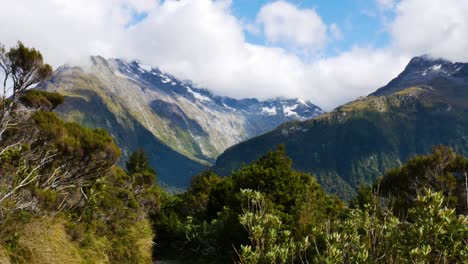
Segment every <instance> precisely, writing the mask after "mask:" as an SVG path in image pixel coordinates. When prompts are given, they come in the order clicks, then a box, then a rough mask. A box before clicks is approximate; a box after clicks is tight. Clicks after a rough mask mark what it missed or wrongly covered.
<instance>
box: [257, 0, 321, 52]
mask: <svg viewBox="0 0 468 264" xmlns="http://www.w3.org/2000/svg"><path fill="white" fill-rule="evenodd" d="M257 22H258V23H259V24H261V25H262V26H263V31H264V34H265V36H266V38H267V40H269V41H270V42H272V43H286V44H291V45H293V46H295V47H298V48H301V49H304V50H306V51H317V50H320V49H322V48H323V47H324V45H325V44H326V42H327V26H326V25H325V23H324V22H323V20H322V18H321V17H320V16H319V15H318V14H317V13H316V12H315V10H313V9H299V8H297V7H296V6H294V5H292V4H290V3H288V2H285V1H276V2H273V3H269V4H266V5H264V6H263V7H262V8H261V9H260V12H259V13H258V16H257Z"/></svg>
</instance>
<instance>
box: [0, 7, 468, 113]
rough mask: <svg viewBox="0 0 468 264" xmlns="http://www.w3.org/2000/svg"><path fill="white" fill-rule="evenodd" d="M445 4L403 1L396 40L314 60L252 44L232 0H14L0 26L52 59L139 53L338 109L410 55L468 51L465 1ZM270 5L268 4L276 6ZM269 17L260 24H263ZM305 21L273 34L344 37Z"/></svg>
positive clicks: (232, 89) (200, 76) (245, 92)
mask: <svg viewBox="0 0 468 264" xmlns="http://www.w3.org/2000/svg"><path fill="white" fill-rule="evenodd" d="M0 1H1V0H0ZM39 2H40V3H39ZM277 3H278V2H276V4H277ZM280 3H283V4H285V5H286V6H288V7H291V5H289V4H287V3H284V2H280ZM443 4H444V5H443V6H442V1H440V2H438V1H436V0H434V1H431V2H428V1H422V0H406V1H403V2H402V3H400V4H398V5H397V9H396V13H395V15H396V18H395V20H394V21H392V22H390V23H391V24H390V25H391V27H390V28H391V31H390V32H391V36H392V45H391V46H390V47H388V48H383V49H375V48H372V47H365V48H363V47H355V48H352V49H351V50H348V51H346V52H343V53H341V54H338V55H336V56H333V57H328V58H320V59H316V60H314V61H310V62H305V61H303V60H301V58H300V57H299V56H298V55H295V54H293V53H290V52H288V51H286V50H284V49H282V48H277V47H276V48H275V47H274V46H264V45H253V44H250V43H248V42H247V41H246V39H245V36H244V31H243V30H245V25H242V22H241V21H239V19H238V18H236V17H235V16H233V15H232V13H231V6H230V1H227V0H224V1H215V2H212V1H210V0H197V1H189V0H181V1H175V0H165V1H161V2H158V1H152V0H138V2H135V1H133V0H100V1H94V0H80V1H76V0H61V1H58V0H42V1H36V0H15V1H8V2H7V3H4V4H3V7H2V9H0V24H2V25H5V26H3V27H0V34H1V36H2V38H1V41H2V42H3V43H5V44H7V45H12V44H14V43H15V42H16V41H17V40H22V41H24V42H25V43H26V44H27V45H31V46H34V47H36V48H38V49H39V50H41V51H42V52H43V53H44V55H45V58H46V60H47V61H51V62H52V63H53V64H54V66H59V65H60V64H63V63H65V62H66V61H69V60H73V61H76V60H77V59H84V58H86V56H87V55H92V54H100V55H103V56H107V57H124V58H127V59H138V60H141V61H143V62H145V63H148V64H152V65H157V66H160V67H161V68H162V69H163V70H165V71H168V72H170V73H173V74H174V75H176V76H178V77H181V78H186V79H191V80H194V81H195V82H198V83H200V84H201V85H203V86H205V87H207V88H209V89H211V90H213V91H214V92H215V93H218V94H223V95H228V96H234V97H238V98H242V97H259V98H269V97H274V96H286V97H302V98H304V99H310V100H312V102H314V103H316V104H318V105H320V106H322V107H324V108H325V109H326V110H330V109H332V108H333V107H336V106H338V105H339V104H342V103H345V102H346V101H349V100H352V99H354V98H357V97H359V96H362V95H366V94H368V93H370V92H372V91H374V90H376V89H377V88H378V87H380V86H382V85H384V84H386V83H387V82H388V81H389V80H390V79H391V78H393V77H395V76H396V75H397V74H398V73H399V72H400V71H401V70H402V69H403V67H404V65H405V64H406V63H407V62H408V61H409V59H410V55H411V56H413V55H419V54H421V53H425V52H427V53H434V54H435V55H438V56H444V57H448V58H451V59H454V60H461V59H468V58H467V56H468V55H467V54H468V53H466V52H465V50H467V48H468V46H467V41H468V36H467V35H466V34H467V33H468V29H467V25H468V22H467V19H466V16H465V15H464V14H466V13H467V11H468V10H467V9H466V5H467V4H465V3H462V2H461V1H456V0H445V1H443ZM292 7H293V9H292V10H293V11H288V12H293V13H294V12H296V11H297V12H298V13H299V14H308V15H309V16H310V17H313V16H316V17H315V18H316V21H315V22H317V21H320V22H317V23H315V22H314V23H315V24H317V25H320V24H323V22H321V19H320V17H319V16H318V15H317V14H316V13H315V11H314V10H311V9H299V8H297V7H294V6H292ZM265 8H267V7H264V8H263V9H262V11H263V12H265V10H268V9H265ZM286 11H287V10H286ZM142 12H145V13H147V14H148V15H147V17H146V18H145V19H143V20H142V21H141V22H139V23H137V24H134V25H132V26H130V27H128V24H129V23H130V22H131V21H132V16H133V15H134V14H135V13H142ZM311 12H312V13H311ZM261 13H262V12H260V13H259V15H258V17H259V18H260V17H262V15H261ZM267 13H268V12H267ZM273 13H274V12H273ZM286 13H287V12H286ZM280 14H282V13H281V12H280ZM294 14H296V13H294ZM311 14H313V15H311ZM414 14H418V15H414ZM298 16H299V17H300V15H298ZM265 19H266V18H265ZM301 19H304V21H306V20H307V19H306V18H301ZM301 19H299V20H301ZM309 19H310V18H309ZM312 20H313V19H311V21H312ZM261 21H263V20H261ZM265 21H266V20H265ZM301 21H302V20H301ZM289 23H297V21H295V22H294V21H293V22H290V21H289V20H288V22H287V23H286V24H287V25H285V26H284V28H287V27H289V26H288V25H289ZM266 24H267V23H263V24H262V25H263V29H264V30H265V32H266V30H267V29H266V27H265V26H266ZM280 24H281V23H280ZM6 25H8V26H6ZM307 25H308V26H307V27H306V28H301V27H299V28H298V29H297V30H296V31H294V30H292V31H291V32H290V31H286V30H280V31H278V32H276V33H271V34H272V35H271V36H270V37H271V38H270V40H271V41H273V40H276V39H275V38H277V41H280V38H284V37H288V38H290V39H292V40H294V45H302V47H306V46H307V47H310V46H312V47H314V49H315V48H319V47H321V45H324V43H326V34H327V31H328V32H329V33H331V35H332V36H334V38H335V39H336V38H338V37H339V36H340V34H339V32H340V31H339V28H338V27H336V28H335V29H333V28H334V26H333V25H330V26H329V27H328V29H327V26H326V25H324V24H323V25H322V26H317V28H319V29H317V28H315V29H314V27H313V26H312V27H310V23H309V24H307ZM321 28H325V29H324V30H325V33H321V32H322V30H323V29H321ZM298 32H305V34H306V35H307V34H309V33H310V32H316V33H317V32H318V33H317V34H318V35H320V36H319V37H317V35H314V36H309V37H307V36H304V38H303V39H302V38H301V37H300V36H299V33H298ZM265 34H267V35H268V33H265ZM285 34H286V35H287V34H290V35H287V36H285ZM273 36H274V37H273Z"/></svg>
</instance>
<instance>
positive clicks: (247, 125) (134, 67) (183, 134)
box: [40, 56, 323, 187]
mask: <svg viewBox="0 0 468 264" xmlns="http://www.w3.org/2000/svg"><path fill="white" fill-rule="evenodd" d="M40 87H41V88H42V89H46V90H48V91H58V92H60V93H62V94H64V95H65V96H66V99H65V103H64V104H63V105H62V106H60V107H59V108H58V109H57V112H58V113H59V114H60V115H61V116H62V117H63V118H64V119H66V120H68V121H76V122H78V123H81V124H84V125H86V126H90V127H104V128H106V129H108V130H109V131H110V132H111V134H112V135H113V136H114V137H115V138H116V139H117V142H118V143H119V145H120V147H121V148H122V149H123V150H124V154H128V153H129V152H130V151H133V150H134V149H136V148H138V147H144V148H145V150H146V152H147V153H148V154H149V156H150V161H151V164H152V165H153V166H154V167H156V168H157V169H158V173H159V176H160V179H161V180H162V181H163V182H165V183H168V184H170V185H175V186H181V187H183V186H186V185H187V184H188V183H189V179H190V177H191V176H193V175H194V174H196V173H198V172H200V171H201V170H202V169H203V168H205V167H206V166H208V165H210V164H211V163H212V162H214V160H215V158H216V157H217V156H218V155H219V154H220V153H222V152H223V151H224V150H225V149H226V148H227V147H229V146H231V145H233V144H235V143H238V142H241V141H242V140H245V139H248V138H251V137H253V136H256V135H259V134H262V133H265V132H267V131H269V130H271V129H273V128H275V127H276V126H278V125H279V124H281V123H282V122H285V121H289V120H294V119H300V120H304V119H307V118H310V117H313V116H316V115H318V114H321V113H323V111H322V110H321V109H320V108H318V107H317V106H315V105H313V104H311V103H310V102H305V101H302V100H297V99H274V100H267V101H259V100H257V99H243V100H236V99H232V98H228V97H221V96H215V95H213V94H211V93H210V92H209V91H207V90H205V89H201V88H198V87H196V86H195V85H194V84H192V83H191V82H188V81H180V80H178V79H176V78H175V77H173V76H171V75H169V74H167V73H163V72H161V71H160V70H159V69H157V68H151V67H149V66H145V65H142V64H139V63H137V62H125V61H123V60H119V59H104V58H102V57H99V56H98V57H91V62H90V65H89V66H87V67H72V66H63V67H60V68H59V69H57V70H56V71H55V73H54V75H53V76H52V78H51V79H50V80H49V81H48V82H46V83H43V84H41V85H40ZM125 156H126V155H124V157H123V158H125Z"/></svg>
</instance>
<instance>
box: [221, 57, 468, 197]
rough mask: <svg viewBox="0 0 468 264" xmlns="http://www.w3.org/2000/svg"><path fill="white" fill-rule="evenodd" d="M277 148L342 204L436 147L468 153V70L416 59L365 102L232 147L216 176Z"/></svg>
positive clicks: (467, 66) (459, 65)
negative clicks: (282, 147) (359, 188)
mask: <svg viewBox="0 0 468 264" xmlns="http://www.w3.org/2000/svg"><path fill="white" fill-rule="evenodd" d="M278 144H285V146H286V151H287V153H288V155H289V156H290V157H291V158H292V159H293V161H294V167H295V168H296V169H299V170H302V171H307V172H311V173H313V174H314V175H316V177H317V178H318V180H319V182H320V183H321V184H322V186H324V187H325V188H326V189H327V190H328V191H330V192H333V193H337V194H339V195H340V196H341V197H343V198H349V197H351V195H353V193H354V190H355V188H356V187H357V186H358V185H359V184H360V183H372V182H373V181H374V180H375V179H376V178H377V177H378V176H380V175H382V174H383V173H384V172H386V171H388V170H389V169H391V168H393V167H396V166H398V165H400V164H401V163H402V162H405V161H407V160H408V158H409V157H411V156H413V155H415V154H421V153H428V152H429V151H430V150H431V147H432V146H434V145H437V144H444V145H449V146H451V147H453V148H454V149H455V150H456V151H458V152H459V153H461V154H464V155H467V154H468V64H467V63H452V62H450V61H446V60H442V59H432V58H430V57H428V56H422V57H415V58H413V59H412V60H411V61H410V63H409V64H408V65H407V67H406V68H405V70H404V71H403V72H402V73H401V74H400V75H399V76H398V77H396V78H395V79H393V80H392V81H391V82H390V83H388V85H386V86H384V87H382V88H380V89H378V90H377V91H376V92H374V93H372V94H371V95H369V96H367V97H365V98H360V99H358V100H356V101H353V102H350V103H347V104H345V105H343V106H340V107H338V108H336V109H335V110H333V111H332V112H330V113H327V114H324V115H320V116H318V117H315V118H312V119H310V120H306V121H292V122H286V123H285V124H283V125H281V126H279V127H278V128H276V129H274V130H273V131H271V132H268V133H266V134H263V135H261V136H258V137H255V138H252V139H250V140H247V141H244V142H242V143H240V144H237V145H235V146H233V147H230V148H229V149H227V150H226V151H225V152H224V153H223V154H222V155H221V156H220V157H219V158H218V159H217V161H216V164H215V166H214V170H215V171H216V172H218V173H220V174H221V175H227V174H229V173H230V172H231V171H232V170H233V169H237V168H239V167H240V166H241V164H243V163H248V162H250V161H252V160H254V159H256V158H258V157H260V155H262V154H263V153H265V152H267V151H268V150H270V149H272V148H274V147H275V146H276V145H278Z"/></svg>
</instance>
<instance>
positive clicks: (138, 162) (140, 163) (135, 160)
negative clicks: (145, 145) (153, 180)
mask: <svg viewBox="0 0 468 264" xmlns="http://www.w3.org/2000/svg"><path fill="white" fill-rule="evenodd" d="M125 165H126V166H125V167H126V169H127V172H128V174H134V173H142V172H145V171H147V172H150V173H153V174H156V172H155V171H154V169H153V168H151V166H150V165H149V162H148V156H147V155H146V152H145V150H144V149H142V148H140V149H137V150H136V151H135V152H133V153H132V154H130V156H129V157H128V160H127V162H126V164H125Z"/></svg>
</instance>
